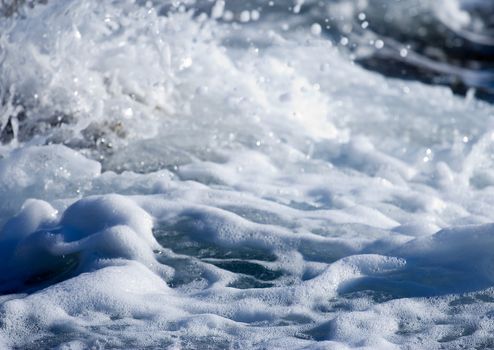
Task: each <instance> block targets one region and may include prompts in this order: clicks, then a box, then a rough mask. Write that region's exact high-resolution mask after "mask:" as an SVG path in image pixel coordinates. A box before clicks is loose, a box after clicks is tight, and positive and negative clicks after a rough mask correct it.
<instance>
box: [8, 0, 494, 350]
mask: <svg viewBox="0 0 494 350" xmlns="http://www.w3.org/2000/svg"><path fill="white" fill-rule="evenodd" d="M215 11H216V12H215V16H216V17H220V13H221V9H218V8H216V10H215ZM25 16H26V17H25V18H19V17H12V18H9V19H2V21H1V22H0V33H1V34H0V62H1V66H0V94H1V95H0V96H1V100H2V101H3V104H2V106H1V108H2V109H1V112H0V121H1V122H0V125H1V129H2V130H3V129H4V128H7V125H9V126H8V128H10V130H11V131H10V135H11V136H9V137H11V138H12V140H11V141H10V142H9V143H6V144H4V145H3V146H2V148H1V151H0V152H1V155H2V157H3V158H1V159H0V198H1V201H0V223H1V224H2V225H4V226H3V229H2V231H1V233H0V254H1V256H2V265H0V276H1V277H0V291H1V294H2V296H0V303H1V306H0V315H1V316H0V319H1V328H0V344H1V346H2V347H6V348H9V347H17V348H39V349H44V348H59V349H80V348H88V347H92V346H93V347H95V348H115V347H118V348H129V349H130V348H146V347H148V348H167V347H170V348H181V347H183V348H197V349H204V348H225V347H226V348H240V349H245V348H310V349H317V348H321V349H326V348H330V349H332V348H335V349H346V348H365V347H367V348H378V349H385V348H391V349H394V348H428V349H434V348H441V347H443V348H457V347H459V346H464V347H466V348H472V347H479V348H489V347H492V346H493V345H494V344H493V343H492V332H493V331H494V314H493V312H492V310H493V302H494V288H492V286H494V274H493V267H494V256H493V254H492V251H493V249H494V226H492V223H493V222H494V210H493V209H494V208H493V206H494V201H493V200H492V198H494V197H493V194H494V187H493V185H494V169H493V159H492V156H491V155H492V151H493V147H494V144H493V143H494V128H493V126H492V118H493V116H494V108H493V107H492V105H488V104H484V103H481V102H478V101H476V100H475V99H472V98H468V99H464V98H460V97H456V96H453V95H452V93H451V92H450V91H449V90H447V89H445V88H439V87H430V86H425V85H422V84H420V83H414V82H409V81H406V82H405V81H399V80H392V79H387V78H384V77H382V76H380V75H378V74H374V73H370V72H367V71H364V70H363V69H361V68H359V67H358V66H355V65H354V64H352V62H351V61H350V60H349V59H348V58H347V57H345V56H344V55H343V54H340V53H339V52H338V50H337V49H335V48H333V47H332V46H331V44H330V43H329V41H328V40H326V39H325V38H324V37H321V36H320V35H318V34H319V33H318V31H314V30H311V23H309V24H308V25H307V26H302V25H300V26H298V25H297V26H295V25H294V26H292V27H290V26H289V28H288V29H287V27H286V26H284V25H283V23H281V22H280V21H278V20H277V21H261V22H256V21H254V22H249V23H246V24H238V23H230V22H226V23H223V22H215V21H214V20H209V19H208V18H207V17H206V16H192V15H191V14H187V13H175V14H170V15H167V16H164V15H158V14H157V13H156V11H155V9H154V8H153V7H150V6H148V7H147V6H139V5H136V4H133V3H132V2H130V1H127V2H125V1H115V2H104V3H102V4H101V3H96V2H94V3H93V2H90V1H58V2H55V1H54V2H49V4H48V5H38V6H35V7H34V9H32V10H28V11H27V12H26V14H25ZM238 16H239V19H242V18H244V19H246V16H247V15H246V14H245V13H244V14H243V15H242V14H241V13H240V14H238ZM249 17H254V18H255V17H256V15H255V14H252V13H249ZM286 24H287V25H290V23H286ZM6 130H7V129H5V130H4V131H3V135H7V134H9V133H7V131H6Z"/></svg>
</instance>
